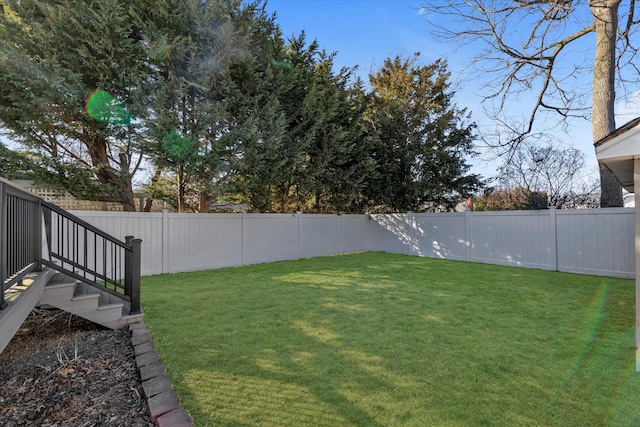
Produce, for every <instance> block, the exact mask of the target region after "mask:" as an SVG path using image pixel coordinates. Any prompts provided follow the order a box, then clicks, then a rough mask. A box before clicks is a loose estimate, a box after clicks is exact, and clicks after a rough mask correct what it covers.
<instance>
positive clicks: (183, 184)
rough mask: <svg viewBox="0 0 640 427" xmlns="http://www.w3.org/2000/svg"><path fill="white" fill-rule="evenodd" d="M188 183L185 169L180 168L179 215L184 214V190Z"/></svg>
mask: <svg viewBox="0 0 640 427" xmlns="http://www.w3.org/2000/svg"><path fill="white" fill-rule="evenodd" d="M186 185H187V183H186V182H185V180H184V168H183V166H182V165H180V166H179V167H178V213H184V189H185V187H186Z"/></svg>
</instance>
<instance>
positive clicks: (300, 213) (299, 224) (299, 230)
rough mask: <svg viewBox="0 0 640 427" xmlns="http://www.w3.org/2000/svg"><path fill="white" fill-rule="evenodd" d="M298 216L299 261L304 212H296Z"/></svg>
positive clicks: (298, 257)
mask: <svg viewBox="0 0 640 427" xmlns="http://www.w3.org/2000/svg"><path fill="white" fill-rule="evenodd" d="M296 216H297V217H298V243H297V245H298V247H297V259H300V234H301V233H300V232H301V227H302V225H301V222H302V211H298V212H296Z"/></svg>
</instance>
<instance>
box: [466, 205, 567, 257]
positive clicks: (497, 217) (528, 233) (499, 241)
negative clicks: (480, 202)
mask: <svg viewBox="0 0 640 427" xmlns="http://www.w3.org/2000/svg"><path fill="white" fill-rule="evenodd" d="M470 229H471V230H470V235H471V241H470V246H471V251H470V257H469V260H470V261H478V262H485V263H490V264H502V265H514V266H520V267H530V268H540V269H550V268H552V267H551V266H552V264H553V262H554V259H552V250H551V245H552V244H555V242H552V239H551V237H552V233H553V224H551V221H550V211H519V212H477V213H475V214H473V215H472V216H471V218H470ZM554 258H555V257H554Z"/></svg>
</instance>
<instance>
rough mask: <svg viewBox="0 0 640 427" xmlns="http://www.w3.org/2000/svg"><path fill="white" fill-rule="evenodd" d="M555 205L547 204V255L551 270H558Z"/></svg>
mask: <svg viewBox="0 0 640 427" xmlns="http://www.w3.org/2000/svg"><path fill="white" fill-rule="evenodd" d="M557 228H558V227H557V215H556V207H555V206H549V229H550V230H549V231H550V236H549V246H550V248H549V249H550V250H549V252H550V253H549V257H550V261H551V265H550V267H551V270H553V271H557V270H558V230H557Z"/></svg>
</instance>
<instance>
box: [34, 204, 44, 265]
mask: <svg viewBox="0 0 640 427" xmlns="http://www.w3.org/2000/svg"><path fill="white" fill-rule="evenodd" d="M42 212H43V209H42V199H40V198H38V199H37V200H36V209H35V212H34V214H33V222H34V224H33V227H34V230H35V237H34V240H35V242H34V243H35V247H34V248H33V259H34V260H35V261H36V270H35V271H42Z"/></svg>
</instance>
